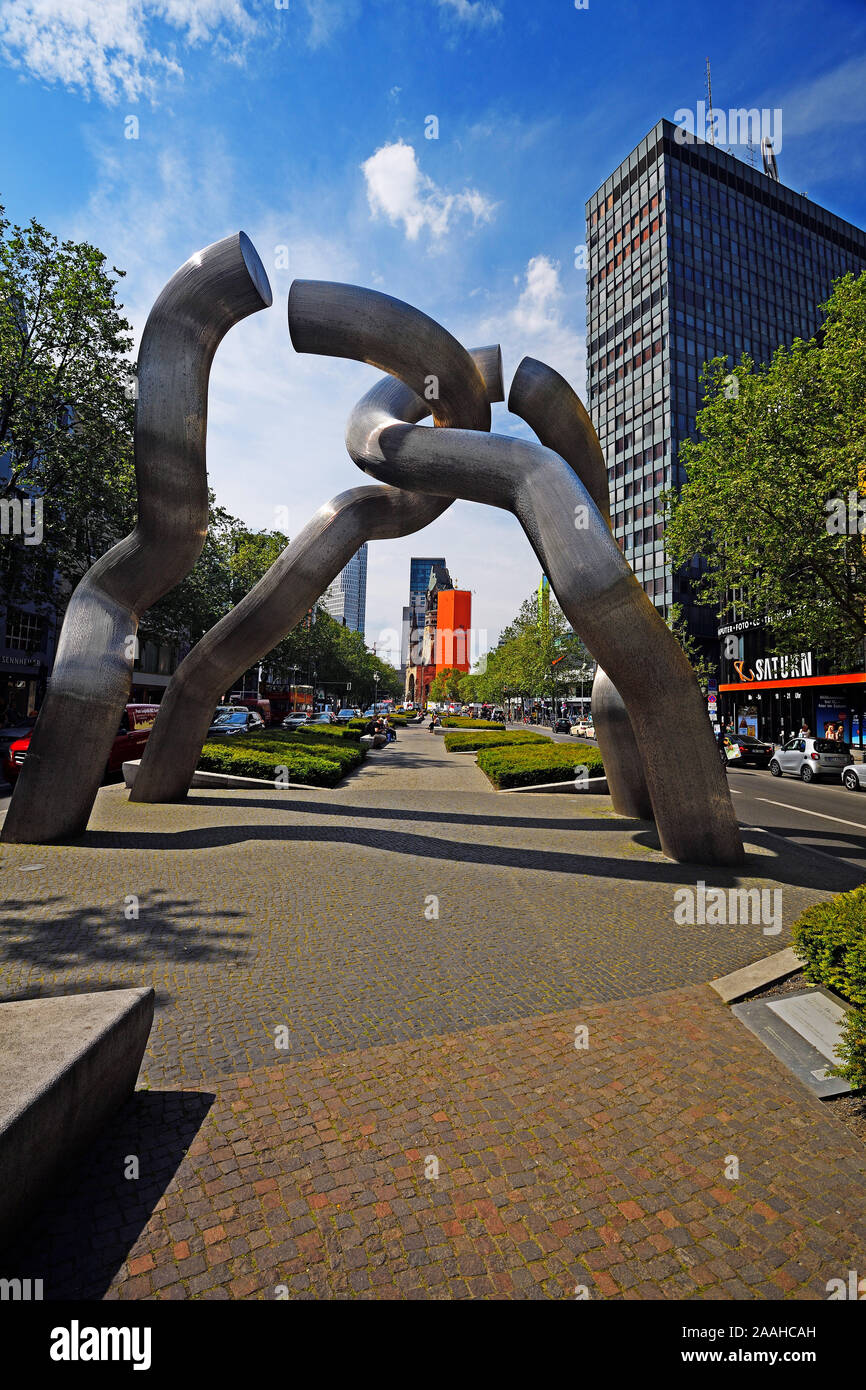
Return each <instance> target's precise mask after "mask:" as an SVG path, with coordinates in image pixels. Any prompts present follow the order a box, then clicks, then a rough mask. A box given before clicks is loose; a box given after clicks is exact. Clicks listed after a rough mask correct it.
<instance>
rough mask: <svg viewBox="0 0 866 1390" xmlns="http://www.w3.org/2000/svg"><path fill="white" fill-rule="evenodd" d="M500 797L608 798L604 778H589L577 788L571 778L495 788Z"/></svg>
mask: <svg viewBox="0 0 866 1390" xmlns="http://www.w3.org/2000/svg"><path fill="white" fill-rule="evenodd" d="M494 790H495V791H496V792H498V793H499V795H500V796H510V795H511V793H512V792H553V793H555V794H557V795H559V796H561V795H562V794H563V792H574V793H575V795H577V794H578V793H582V794H586V793H587V792H588V793H589V794H590V795H593V794H595V795H596V796H609V795H610V793H609V791H608V786H607V778H606V777H591V778H590V779H589V780H588V782H587V783H586V784H585V785H582V786H580V787H579V786H578V785H577V784H576V782H575V780H574V778H573V777H572V778H571V779H570V780H569V781H568V782H533V784H532V786H530V787H495V788H494Z"/></svg>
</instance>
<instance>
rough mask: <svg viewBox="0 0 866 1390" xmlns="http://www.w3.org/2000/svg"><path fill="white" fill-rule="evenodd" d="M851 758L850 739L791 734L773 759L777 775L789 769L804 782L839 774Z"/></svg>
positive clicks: (772, 768) (772, 770)
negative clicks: (793, 735) (841, 740)
mask: <svg viewBox="0 0 866 1390" xmlns="http://www.w3.org/2000/svg"><path fill="white" fill-rule="evenodd" d="M850 762H851V749H850V748H849V747H848V745H847V743H839V742H837V740H836V739H834V738H789V739H788V742H787V743H784V744H783V745H782V747H781V748H780V749H779V751H778V752H777V753H775V754H774V755H773V758H772V760H771V762H770V771H771V772H772V774H773V776H774V777H781V776H782V775H783V773H785V772H788V773H790V774H791V776H792V777H799V778H800V781H801V782H814V781H815V779H816V778H818V777H833V778H836V777H839V776H840V774H841V773H842V771H843V769H844V768H846V767H847V766H848V765H849V763H850Z"/></svg>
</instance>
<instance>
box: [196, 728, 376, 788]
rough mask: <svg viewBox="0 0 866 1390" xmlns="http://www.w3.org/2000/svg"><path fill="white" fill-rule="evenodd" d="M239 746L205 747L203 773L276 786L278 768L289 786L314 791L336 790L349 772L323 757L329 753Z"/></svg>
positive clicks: (246, 742) (247, 743)
mask: <svg viewBox="0 0 866 1390" xmlns="http://www.w3.org/2000/svg"><path fill="white" fill-rule="evenodd" d="M240 742H241V741H240V740H238V743H235V742H232V743H229V742H228V741H225V742H220V743H206V744H205V746H204V748H203V749H202V750H201V756H200V757H199V760H198V766H199V768H200V770H201V771H202V772H225V773H230V774H231V775H232V776H234V777H257V778H261V779H262V780H264V781H267V782H274V781H275V780H276V776H277V768H280V767H285V768H286V769H287V772H288V779H289V781H290V782H303V783H304V784H305V785H307V786H311V787H335V786H336V785H337V783H338V782H339V781H340V780H341V779H342V777H343V776H344V773H345V772H346V771H347V769H346V768H345V767H342V766H341V765H340V763H338V762H336V761H334V760H333V759H332V758H331V757H325V756H324V755H323V754H324V752H325V751H329V750H321V749H317V750H315V751H313V750H311V749H309V748H304V747H295V748H290V747H287V746H285V745H277V746H276V747H273V745H272V748H271V751H265V750H262V749H257V748H252V747H250V740H249V739H245V738H244V739H243V741H242V746H238V744H239V743H240ZM357 761H359V762H360V761H361V758H360V757H359V758H358V759H357Z"/></svg>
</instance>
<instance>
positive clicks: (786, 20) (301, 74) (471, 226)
mask: <svg viewBox="0 0 866 1390" xmlns="http://www.w3.org/2000/svg"><path fill="white" fill-rule="evenodd" d="M707 55H709V57H710V59H711V62H712V74H713V99H714V103H715V106H716V107H717V108H718V107H721V108H724V109H727V108H735V107H740V106H746V107H753V106H757V107H769V108H777V107H778V108H780V109H781V111H782V131H783V138H782V148H781V150H780V153H779V156H778V159H779V170H780V174H781V178H782V181H783V182H784V183H787V184H789V185H790V186H791V187H793V188H796V189H798V190H799V191H804V190H805V191H806V192H808V194H809V196H810V197H813V198H815V199H816V200H817V201H818V202H821V203H823V204H824V205H825V206H827V207H828V208H830V209H831V210H833V211H834V212H836V213H837V214H839V215H840V216H842V217H846V218H848V219H849V220H850V221H852V222H855V223H857V224H858V225H860V226H863V225H864V224H866V191H864V189H866V180H864V174H866V153H864V152H866V138H864V137H866V6H864V4H863V0H822V2H821V4H815V3H814V0H785V3H784V5H781V4H778V3H768V0H749V2H748V3H746V0H731V2H729V3H727V4H725V5H722V6H713V5H703V6H698V5H683V4H682V3H681V0H677V3H673V0H653V3H649V0H642V3H635V0H589V3H588V6H587V8H584V9H577V8H576V7H575V4H574V0H287V3H284V2H283V0H276V3H274V0H135V2H133V0H0V72H2V82H0V112H2V116H0V120H2V130H3V136H4V138H3V150H4V158H3V173H2V178H0V197H2V200H3V202H4V203H5V205H6V208H7V213H8V214H9V215H10V216H11V217H12V219H13V220H15V221H26V220H27V219H28V218H29V217H30V216H31V215H35V216H36V217H38V218H39V219H40V220H41V221H42V222H44V223H45V224H46V225H47V226H48V227H50V228H51V229H52V230H53V231H55V232H57V233H58V234H60V235H62V236H75V237H80V238H82V239H86V240H89V241H91V242H93V243H95V244H96V245H98V246H99V247H100V248H101V249H102V250H103V251H105V253H106V255H107V256H108V257H109V259H110V260H111V261H113V262H114V263H115V264H116V265H118V266H121V267H123V268H124V269H125V270H126V271H127V279H126V280H125V282H124V285H123V297H124V301H125V304H126V308H127V314H128V317H129V318H130V320H131V322H132V324H133V326H134V329H135V332H136V334H137V335H138V334H140V332H141V329H142V327H143V325H144V321H145V318H146V316H147V312H148V309H149V307H150V305H151V303H152V302H153V299H154V298H155V296H156V294H157V293H158V291H159V289H160V288H161V286H162V284H163V283H164V281H165V280H166V279H167V278H168V276H169V275H170V274H171V273H172V272H173V271H174V270H175V269H176V268H177V266H178V265H179V264H180V263H181V262H182V261H184V260H185V259H186V258H187V257H188V256H189V255H190V254H191V253H192V252H193V251H195V250H197V249H199V248H200V247H201V246H204V245H207V244H208V243H210V242H212V241H216V240H217V239H218V238H220V237H222V236H225V235H227V234H228V233H229V232H232V231H235V230H237V229H238V228H240V227H242V228H243V229H244V230H245V231H246V232H247V233H248V234H249V235H250V236H251V238H252V240H253V242H254V243H255V245H256V247H257V249H258V251H259V253H260V255H261V257H262V260H263V262H264V264H265V267H266V269H267V271H268V274H269V277H270V280H271V285H272V287H273V290H274V306H273V307H272V308H271V309H270V310H268V311H266V312H264V313H261V314H258V315H255V316H254V317H253V318H251V319H248V320H246V321H245V322H244V323H243V324H241V325H239V326H238V327H237V328H235V329H234V330H233V331H232V333H231V334H230V335H229V336H228V338H227V339H226V340H225V342H224V343H223V345H222V346H221V348H220V350H219V353H218V355H217V359H216V363H215V366H214V370H213V374H212V378H211V396H210V428H209V438H208V462H209V470H210V476H211V481H212V484H213V486H214V487H215V489H216V491H217V495H218V498H219V500H220V501H221V502H222V503H223V505H225V506H226V507H228V508H229V509H230V510H231V511H233V512H235V513H236V514H237V515H239V516H241V517H242V518H243V519H244V520H245V521H246V522H248V523H249V524H250V525H253V526H256V527H265V526H274V525H275V524H277V518H280V517H282V516H284V515H285V513H284V512H283V511H282V510H281V509H283V508H288V517H289V530H290V532H292V533H294V532H297V531H298V530H299V529H300V527H301V526H302V525H303V524H304V523H305V521H306V520H307V519H308V518H309V517H310V515H311V514H312V513H313V512H314V511H315V510H316V508H317V507H319V506H320V505H321V504H322V503H323V502H325V501H327V500H328V498H330V497H331V496H333V495H334V494H335V493H337V492H340V491H342V490H343V489H345V488H347V487H351V486H355V485H356V483H357V482H359V481H360V476H359V475H358V473H357V470H356V469H355V468H354V465H353V464H352V463H351V461H350V460H349V458H348V455H347V454H346V452H345V447H344V444H343V431H344V426H345V420H346V416H347V413H348V410H349V408H350V407H351V405H352V404H353V402H354V401H355V400H356V399H357V397H358V396H359V395H360V394H361V393H362V392H363V391H364V390H365V389H366V388H367V386H368V385H369V384H370V383H371V381H372V379H373V377H374V374H373V372H372V371H371V369H370V368H367V367H363V366H360V365H357V364H354V363H347V362H342V361H339V362H338V361H329V360H326V359H322V358H305V357H302V356H299V355H297V354H296V353H295V352H294V351H293V349H292V347H291V344H290V343H289V339H288V333H287V330H286V298H287V294H288V289H289V285H290V283H291V281H292V279H293V278H295V277H296V276H300V277H311V278H323V279H334V280H348V281H353V282H355V283H358V284H363V285H371V286H374V287H376V288H379V289H383V290H385V291H387V292H388V293H389V294H393V295H396V296H398V297H400V298H403V299H407V300H409V301H410V302H412V303H414V304H417V305H418V306H419V307H420V308H422V309H424V310H425V311H426V312H427V313H430V314H432V315H433V316H434V317H436V318H438V319H439V320H440V321H441V322H442V323H443V324H445V325H446V327H448V328H449V329H450V330H451V331H452V332H453V333H455V334H456V335H457V336H458V337H459V338H460V339H461V341H463V342H464V343H465V344H466V345H467V346H470V347H471V346H475V345H478V344H481V343H487V342H494V341H500V342H501V343H502V347H503V354H504V362H505V371H506V383H508V381H510V377H511V375H512V374H513V371H514V369H515V367H516V366H517V363H518V362H519V360H520V358H521V357H522V356H523V355H524V354H527V353H528V354H530V355H533V356H536V357H540V358H542V359H543V360H546V361H548V362H550V364H551V365H552V366H554V367H556V368H557V369H558V370H559V371H560V372H562V373H563V375H565V376H566V377H568V378H569V380H571V382H572V384H573V385H574V386H575V387H576V389H577V390H578V391H579V392H580V394H581V395H585V390H584V387H585V382H584V329H585V321H584V295H585V278H584V272H583V271H582V270H580V269H577V268H576V267H575V247H576V246H578V245H580V244H581V243H583V241H584V221H583V205H584V201H585V199H586V198H587V196H588V195H589V194H590V193H592V192H593V191H594V190H595V189H596V188H597V186H598V185H599V184H600V183H601V182H602V181H603V179H604V178H605V177H606V176H607V174H608V173H610V171H611V170H612V169H613V168H614V167H615V166H616V164H618V163H619V162H620V160H621V159H622V158H623V157H624V156H625V155H626V154H628V152H629V150H630V149H631V148H632V147H633V146H634V145H635V144H636V143H637V142H638V140H640V139H641V137H642V136H643V135H644V134H646V132H647V131H648V130H649V129H650V128H651V127H652V126H653V125H654V124H655V122H656V121H657V120H658V119H659V118H660V117H661V116H663V115H666V116H668V117H670V118H672V119H673V116H674V112H675V111H676V110H677V109H678V108H681V107H694V105H695V103H696V102H698V101H699V100H700V99H702V98H703V96H704V67H705V59H706V57H707ZM130 116H135V117H137V120H138V138H137V139H128V138H126V131H127V130H129V129H131V126H130V123H129V120H128V118H129V117H130ZM430 116H435V117H436V118H437V120H438V138H437V139H428V138H425V131H426V130H432V123H430V122H429V121H428V120H427V118H428V117H430ZM281 248H287V252H288V254H287V260H288V268H282V262H283V261H284V260H285V259H286V254H285V252H284V251H282V250H281ZM494 428H497V429H499V430H500V431H504V432H509V431H515V432H521V431H522V427H521V426H520V425H519V424H518V422H516V421H514V420H513V419H512V418H511V417H510V416H509V415H508V414H507V412H506V411H505V410H504V407H499V408H497V410H496V412H495V422H494ZM412 553H419V554H432V555H437V554H444V555H445V556H446V557H447V559H448V562H449V565H450V566H451V570H452V574H453V575H454V577H455V579H456V580H457V582H458V583H459V584H460V585H461V586H462V587H466V588H471V589H472V590H473V591H474V599H473V603H474V624H475V626H476V628H478V629H480V630H482V631H486V632H487V634H488V638H489V640H490V641H495V639H496V636H497V635H498V632H499V630H500V628H501V627H502V626H503V625H504V624H505V623H506V622H508V621H509V620H510V619H511V617H512V616H513V614H514V612H515V611H516V609H517V607H518V605H519V603H520V601H521V600H522V598H523V597H525V596H526V594H527V593H528V592H529V591H530V590H531V589H533V588H534V587H535V585H536V584H537V582H538V576H539V569H538V564H537V561H536V560H535V557H534V555H533V554H532V552H531V550H530V548H529V545H528V542H527V541H526V540H525V538H524V536H523V533H522V531H521V529H520V527H519V526H518V524H517V522H516V521H515V520H514V519H513V518H512V517H511V516H509V515H508V514H506V513H500V512H498V511H492V510H490V509H484V508H481V507H479V506H475V505H473V504H469V503H457V504H455V506H453V507H452V508H450V509H449V511H448V512H446V513H445V514H444V516H443V517H442V518H440V520H439V521H437V522H436V523H435V524H434V525H433V526H431V527H429V528H428V529H427V530H426V531H425V532H422V533H420V534H419V535H418V536H416V537H410V538H407V539H406V540H398V541H389V542H376V543H374V544H373V545H372V546H371V553H370V563H369V578H368V599H367V640H368V642H372V641H373V640H381V634H382V633H383V632H387V631H389V630H396V629H398V628H399V624H400V613H401V607H402V605H403V603H405V602H406V592H407V589H408V569H409V556H410V555H411V554H412ZM482 641H483V639H482Z"/></svg>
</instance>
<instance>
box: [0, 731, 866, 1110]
mask: <svg viewBox="0 0 866 1390" xmlns="http://www.w3.org/2000/svg"><path fill="white" fill-rule="evenodd" d="M749 849H750V859H749V864H748V865H747V868H746V870H745V872H744V873H743V874H741V875H734V874H731V873H726V872H724V871H722V872H719V871H715V870H709V869H708V870H706V871H701V870H696V869H692V868H689V867H686V866H679V865H675V864H672V863H671V862H670V861H669V860H667V859H665V858H664V857H663V856H662V855H661V853H660V852H659V850H658V848H657V842H656V840H655V836H654V832H653V830H652V829H651V827H650V826H648V825H646V824H645V823H641V822H639V821H624V820H621V819H619V818H617V817H615V816H614V815H613V814H612V812H611V809H610V802H609V800H608V799H607V798H605V797H597V796H592V797H587V798H586V799H584V798H583V797H581V796H578V795H574V796H563V795H553V794H541V795H536V794H528V795H525V796H519V795H505V794H502V793H495V792H493V791H492V790H491V789H490V785H489V783H488V782H487V779H486V778H485V777H484V775H483V773H481V772H480V771H479V770H478V768H477V767H476V766H475V764H474V759H472V758H469V757H466V756H465V755H462V756H461V755H458V754H448V753H446V752H445V750H444V746H443V743H442V740H441V738H440V737H439V736H437V735H430V734H429V733H427V732H426V730H422V731H412V732H410V733H402V734H401V736H400V739H399V741H398V743H397V744H396V745H394V746H392V747H391V748H389V749H387V750H383V751H382V752H381V753H378V754H374V755H372V756H371V757H370V758H369V759H368V760H367V763H366V764H365V766H364V767H363V768H362V769H361V771H360V772H359V774H358V775H356V776H355V777H353V778H350V779H348V780H347V782H346V783H345V784H344V785H343V787H341V788H340V789H338V790H337V791H336V792H330V791H328V792H325V791H322V790H318V789H315V790H310V791H309V792H306V791H305V792H300V793H295V792H293V793H290V794H282V793H276V792H274V793H269V792H241V793H238V792H232V791H211V790H207V791H205V790H202V791H196V792H195V793H193V794H192V795H191V796H190V798H189V800H188V802H186V803H185V804H183V805H177V806H142V805H136V804H130V803H129V802H128V800H127V797H126V792H125V789H124V788H123V787H121V786H113V787H107V788H105V789H103V791H102V792H101V793H100V795H99V798H98V801H97V806H96V809H95V812H94V815H93V818H92V822H91V828H90V829H89V831H88V832H87V834H86V835H84V836H83V837H82V838H81V840H79V841H76V842H75V843H73V844H70V845H65V846H39V847H28V846H4V847H2V850H0V895H2V899H3V909H2V918H3V926H4V932H3V935H2V942H0V995H2V997H3V998H7V999H8V998H19V997H31V996H34V995H37V994H40V993H51V994H56V993H61V992H64V991H65V992H80V991H83V990H91V989H103V988H106V987H109V986H115V985H122V984H129V985H141V984H147V983H153V985H154V986H155V988H156V990H157V1016H156V1021H155V1023H154V1028H153V1032H152V1035H151V1041H150V1046H149V1048H148V1053H147V1057H146V1063H145V1069H144V1076H145V1079H146V1080H147V1081H148V1082H149V1083H150V1084H151V1085H164V1084H168V1083H175V1082H177V1081H184V1080H197V1079H199V1078H200V1077H209V1076H210V1077H212V1076H215V1075H218V1074H220V1073H226V1074H228V1073H231V1072H234V1071H236V1070H238V1069H241V1070H250V1069H251V1068H254V1067H259V1066H263V1065H269V1064H271V1063H272V1062H273V1061H274V1060H277V1061H280V1060H296V1059H298V1058H301V1057H312V1056H322V1055H326V1054H329V1053H331V1052H335V1051H340V1050H343V1049H353V1048H358V1047H369V1046H371V1045H373V1044H378V1043H388V1042H392V1041H400V1040H404V1039H408V1038H415V1037H423V1036H429V1035H432V1034H436V1033H446V1032H456V1031H459V1030H461V1029H465V1028H473V1027H478V1026H481V1025H484V1024H487V1023H499V1022H506V1021H508V1020H510V1019H515V1018H522V1017H532V1016H534V1015H536V1014H540V1013H547V1012H551V1011H555V1010H560V1009H568V1008H573V1007H575V1006H576V1005H579V1004H581V1003H583V1002H584V1001H589V1000H608V999H617V998H623V997H626V996H629V995H637V994H642V993H646V992H649V991H656V990H660V989H666V988H671V987H673V986H676V985H681V984H691V983H698V982H703V981H706V980H709V979H711V978H713V977H714V976H716V975H721V974H725V973H727V972H728V971H730V970H733V969H735V968H736V967H738V966H741V965H745V964H747V963H748V962H750V961H752V960H755V959H758V958H760V957H761V956H764V955H766V954H768V951H769V950H776V949H779V948H780V947H781V946H783V945H784V944H786V941H787V927H788V925H789V924H790V923H791V922H792V921H793V920H794V919H795V918H796V916H797V915H798V914H799V913H800V912H801V911H802V910H803V908H804V907H806V906H807V905H808V904H809V903H811V902H813V901H815V900H816V899H817V898H819V897H823V896H825V895H826V893H827V892H829V891H832V890H834V889H839V888H844V887H852V886H854V884H855V883H857V882H859V881H860V876H859V874H858V873H857V872H856V871H855V870H854V869H853V868H851V867H849V866H844V865H835V864H830V863H829V862H828V861H826V860H822V859H820V858H816V857H815V856H813V855H810V854H809V853H808V852H806V851H802V850H800V849H798V848H796V847H791V846H787V845H785V844H783V843H782V842H781V841H777V840H774V839H773V838H772V837H769V836H767V835H766V834H765V833H763V832H760V831H756V832H754V833H750V835H749ZM698 878H703V879H705V880H706V882H707V883H708V884H712V885H720V886H725V887H727V886H732V885H744V886H765V887H773V888H776V887H778V888H780V890H781V893H782V899H781V902H782V918H783V922H784V928H785V930H783V931H782V932H781V933H780V934H778V935H773V936H768V935H765V934H764V931H763V926H762V925H760V924H752V923H746V924H740V925H735V926H721V927H720V926H713V925H695V926H683V925H677V923H676V922H675V921H674V908H675V900H674V893H675V891H676V890H677V889H678V888H679V887H681V886H689V885H691V887H692V888H694V887H695V884H696V880H697V879H698ZM437 900H438V901H437ZM437 910H438V918H437V917H435V916H434V913H435V912H436V911H437ZM135 911H137V912H138V917H137V919H136V918H134V917H132V916H131V914H132V913H134V912H135ZM284 1025H285V1026H287V1027H288V1029H289V1033H290V1040H291V1046H290V1049H289V1051H288V1053H287V1054H277V1053H276V1052H275V1048H274V1038H275V1030H276V1029H277V1028H279V1027H281V1026H284Z"/></svg>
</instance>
